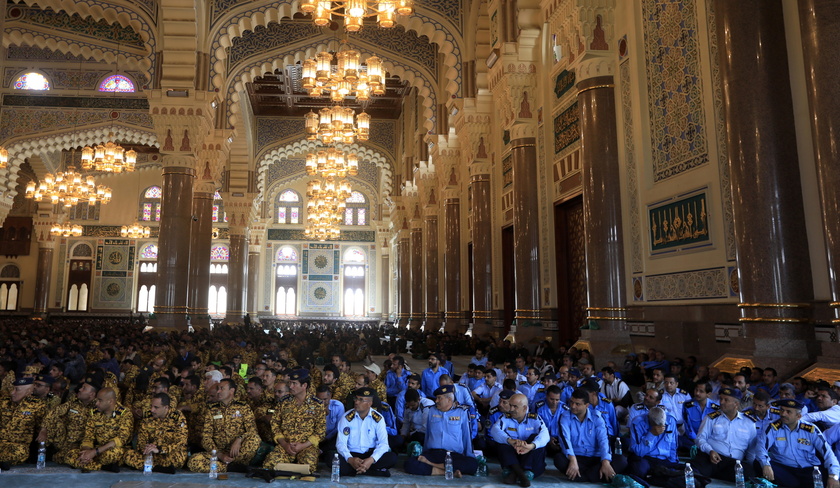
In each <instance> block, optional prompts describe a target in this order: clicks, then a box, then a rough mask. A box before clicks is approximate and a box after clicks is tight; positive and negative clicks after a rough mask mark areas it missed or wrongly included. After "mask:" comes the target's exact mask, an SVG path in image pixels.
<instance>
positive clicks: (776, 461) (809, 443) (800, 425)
mask: <svg viewBox="0 0 840 488" xmlns="http://www.w3.org/2000/svg"><path fill="white" fill-rule="evenodd" d="M777 405H778V406H779V408H781V411H782V412H781V414H780V416H779V420H777V421H775V422H773V423H771V424H770V425H769V426H768V427H767V429H766V430H765V431H764V433H763V435H762V436H761V438H760V440H759V443H758V449H757V454H756V464H758V465H760V466H761V469H762V475H763V476H764V477H765V478H767V479H768V480H770V481H772V482H774V483H776V484H777V485H779V486H785V487H791V488H793V487H797V488H798V487H813V486H814V478H813V473H814V466H820V465H822V466H823V483H824V484H825V486H826V487H827V488H838V487H840V482H838V479H840V464H838V463H837V457H836V456H835V455H834V452H832V450H831V446H829V445H828V442H826V440H825V437H824V436H823V434H822V432H820V429H819V428H818V427H817V426H816V425H814V424H812V423H810V422H804V421H802V420H801V419H802V403H801V402H798V401H796V400H794V399H784V400H780V401H779V402H777Z"/></svg>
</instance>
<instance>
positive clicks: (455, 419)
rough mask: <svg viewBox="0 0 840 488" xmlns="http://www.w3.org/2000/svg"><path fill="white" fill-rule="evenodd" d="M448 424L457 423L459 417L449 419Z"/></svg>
mask: <svg viewBox="0 0 840 488" xmlns="http://www.w3.org/2000/svg"><path fill="white" fill-rule="evenodd" d="M449 420H450V422H457V421H459V420H461V417H449Z"/></svg>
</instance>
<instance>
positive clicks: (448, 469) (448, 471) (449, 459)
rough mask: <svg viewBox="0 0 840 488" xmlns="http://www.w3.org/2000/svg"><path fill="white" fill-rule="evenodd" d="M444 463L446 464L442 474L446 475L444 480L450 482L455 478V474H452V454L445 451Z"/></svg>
mask: <svg viewBox="0 0 840 488" xmlns="http://www.w3.org/2000/svg"><path fill="white" fill-rule="evenodd" d="M445 463H446V464H445V468H444V473H445V475H446V476H445V477H446V479H448V480H451V479H453V478H455V474H454V473H453V472H452V453H451V452H449V451H446V461H445Z"/></svg>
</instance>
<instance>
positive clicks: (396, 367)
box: [385, 356, 411, 405]
mask: <svg viewBox="0 0 840 488" xmlns="http://www.w3.org/2000/svg"><path fill="white" fill-rule="evenodd" d="M410 377H411V372H410V371H408V370H407V369H405V359H403V357H402V356H394V359H392V360H391V369H389V370H388V373H386V374H385V395H386V396H387V397H388V403H389V404H390V405H395V403H396V400H397V395H398V394H399V393H400V392H401V391H405V390H406V388H408V379H409V378H410Z"/></svg>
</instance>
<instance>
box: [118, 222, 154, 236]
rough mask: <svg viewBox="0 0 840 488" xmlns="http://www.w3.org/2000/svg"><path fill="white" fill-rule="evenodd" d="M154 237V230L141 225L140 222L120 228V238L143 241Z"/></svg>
mask: <svg viewBox="0 0 840 488" xmlns="http://www.w3.org/2000/svg"><path fill="white" fill-rule="evenodd" d="M150 235H152V229H150V228H148V227H146V226H144V225H140V223H139V222H136V221H135V222H134V223H133V224H131V225H124V226H122V228H120V236H122V237H127V238H129V239H143V238H148V237H149V236H150Z"/></svg>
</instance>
